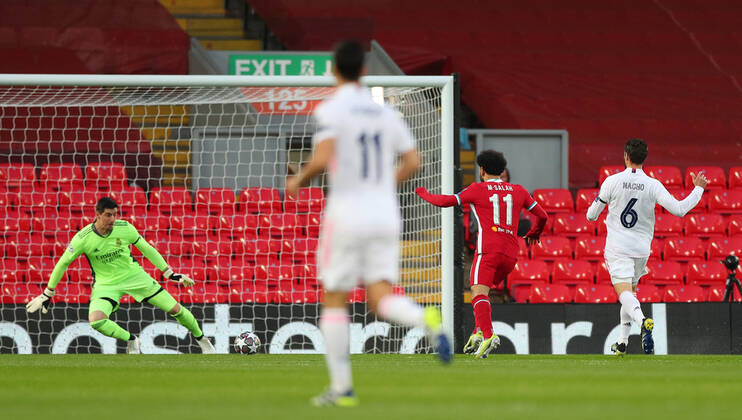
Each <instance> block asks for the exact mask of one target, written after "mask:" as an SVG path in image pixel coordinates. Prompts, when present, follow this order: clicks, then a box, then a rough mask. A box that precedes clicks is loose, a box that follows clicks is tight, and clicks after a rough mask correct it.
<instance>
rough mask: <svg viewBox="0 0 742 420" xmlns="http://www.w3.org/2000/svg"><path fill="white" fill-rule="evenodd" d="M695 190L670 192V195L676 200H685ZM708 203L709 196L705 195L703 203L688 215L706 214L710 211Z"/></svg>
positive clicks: (702, 199) (702, 198)
mask: <svg viewBox="0 0 742 420" xmlns="http://www.w3.org/2000/svg"><path fill="white" fill-rule="evenodd" d="M691 191H693V189H689V190H688V189H686V190H670V191H669V193H670V194H671V195H672V196H673V197H675V199H676V200H683V199H684V198H685V197H687V196H688V194H690V193H691ZM708 202H709V195H708V194H703V195H702V196H701V201H699V202H698V204H696V206H695V207H693V208H692V209H690V211H689V212H688V213H706V212H707V211H708Z"/></svg>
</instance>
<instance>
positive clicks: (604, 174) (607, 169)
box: [598, 165, 626, 184]
mask: <svg viewBox="0 0 742 420" xmlns="http://www.w3.org/2000/svg"><path fill="white" fill-rule="evenodd" d="M624 169H626V167H625V166H618V165H611V166H601V167H600V172H599V174H598V180H599V182H600V183H601V184H603V181H605V179H606V178H608V177H609V176H611V175H613V174H617V173H619V172H623V170H624Z"/></svg>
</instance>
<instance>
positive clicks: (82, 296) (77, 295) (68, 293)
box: [54, 282, 90, 303]
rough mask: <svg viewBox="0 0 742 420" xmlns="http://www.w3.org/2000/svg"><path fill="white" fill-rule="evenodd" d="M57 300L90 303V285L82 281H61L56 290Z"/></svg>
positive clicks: (55, 297)
mask: <svg viewBox="0 0 742 420" xmlns="http://www.w3.org/2000/svg"><path fill="white" fill-rule="evenodd" d="M55 291H56V294H55V295H54V300H55V301H61V302H65V303H88V302H90V287H89V286H88V285H87V284H80V283H72V282H69V283H60V284H59V286H57V289H56V290H55Z"/></svg>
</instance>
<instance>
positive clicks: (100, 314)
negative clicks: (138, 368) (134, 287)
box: [88, 297, 142, 354]
mask: <svg viewBox="0 0 742 420" xmlns="http://www.w3.org/2000/svg"><path fill="white" fill-rule="evenodd" d="M118 307H119V303H118V301H116V300H115V299H112V298H109V297H99V298H94V299H91V301H90V309H89V310H88V321H89V322H90V326H91V327H93V329H94V330H96V331H98V332H99V333H101V334H103V335H105V336H108V337H113V338H117V339H119V340H122V341H126V353H128V354H140V353H141V352H142V344H141V342H140V341H139V338H138V337H137V336H135V335H134V334H132V333H130V332H129V331H127V330H125V329H123V328H121V326H120V325H119V324H117V323H115V322H113V321H111V320H110V319H109V317H110V316H111V313H112V312H113V311H115V310H116V309H118Z"/></svg>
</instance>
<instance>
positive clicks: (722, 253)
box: [706, 235, 742, 261]
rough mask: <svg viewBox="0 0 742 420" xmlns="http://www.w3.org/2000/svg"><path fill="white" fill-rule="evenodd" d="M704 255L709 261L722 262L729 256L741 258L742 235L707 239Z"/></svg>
mask: <svg viewBox="0 0 742 420" xmlns="http://www.w3.org/2000/svg"><path fill="white" fill-rule="evenodd" d="M706 254H707V255H708V259H709V261H716V260H722V259H724V258H725V257H726V256H727V255H729V254H734V255H737V256H742V235H737V236H732V237H729V238H711V239H709V242H708V248H707V250H706Z"/></svg>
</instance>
